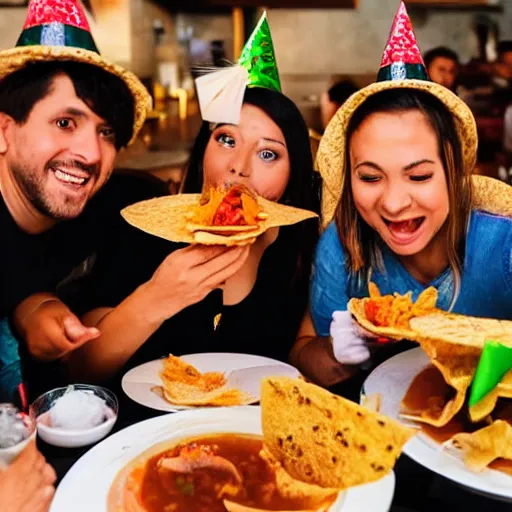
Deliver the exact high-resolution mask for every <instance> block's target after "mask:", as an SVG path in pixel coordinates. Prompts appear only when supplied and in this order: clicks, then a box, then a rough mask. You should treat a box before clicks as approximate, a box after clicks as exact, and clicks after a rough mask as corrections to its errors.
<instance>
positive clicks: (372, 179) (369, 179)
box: [359, 174, 380, 183]
mask: <svg viewBox="0 0 512 512" xmlns="http://www.w3.org/2000/svg"><path fill="white" fill-rule="evenodd" d="M359 179H360V180H361V181H364V182H365V183H377V182H378V181H380V176H377V175H376V174H359Z"/></svg>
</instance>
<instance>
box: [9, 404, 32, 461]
mask: <svg viewBox="0 0 512 512" xmlns="http://www.w3.org/2000/svg"><path fill="white" fill-rule="evenodd" d="M35 437H36V428H35V422H34V420H33V418H31V417H30V416H28V415H27V414H24V413H22V412H20V411H19V409H18V408H17V407H16V406H14V405H13V404H9V403H0V468H1V467H6V466H8V465H9V464H10V463H11V462H12V461H13V460H14V459H15V458H16V457H17V456H18V455H19V454H20V453H21V452H22V451H23V450H24V449H25V447H26V446H27V444H28V443H29V442H30V441H31V440H32V439H35Z"/></svg>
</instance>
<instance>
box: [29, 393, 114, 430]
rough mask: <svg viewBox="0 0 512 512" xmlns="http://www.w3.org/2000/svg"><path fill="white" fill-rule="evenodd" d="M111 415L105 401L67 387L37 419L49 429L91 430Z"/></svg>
mask: <svg viewBox="0 0 512 512" xmlns="http://www.w3.org/2000/svg"><path fill="white" fill-rule="evenodd" d="M110 415H111V410H110V408H109V407H108V406H107V404H106V403H105V401H104V400H103V399H102V398H100V397H99V396H97V395H95V394H94V393H93V392H92V391H84V390H79V389H74V387H73V386H69V387H68V388H67V390H66V392H65V393H64V394H63V395H62V396H61V397H59V398H58V399H57V400H56V401H55V403H54V404H53V406H52V407H51V409H50V410H49V412H48V413H45V414H43V415H42V416H40V418H38V421H43V422H44V423H46V424H47V425H48V426H50V427H55V428H63V429H67V430H80V429H87V428H93V427H96V426H98V425H100V424H101V423H103V422H104V421H106V420H107V419H108V418H109V416H110Z"/></svg>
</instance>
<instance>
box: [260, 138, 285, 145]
mask: <svg viewBox="0 0 512 512" xmlns="http://www.w3.org/2000/svg"><path fill="white" fill-rule="evenodd" d="M263 140H265V141H267V142H274V143H276V144H281V146H283V147H286V144H285V143H284V142H281V141H280V140H277V139H269V138H267V137H263Z"/></svg>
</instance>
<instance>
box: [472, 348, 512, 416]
mask: <svg viewBox="0 0 512 512" xmlns="http://www.w3.org/2000/svg"><path fill="white" fill-rule="evenodd" d="M510 370H512V347H507V346H505V345H503V344H501V343H499V342H497V341H492V340H486V342H485V346H484V350H483V351H482V355H481V356H480V361H479V362H478V366H477V369H476V372H475V377H474V378H473V383H472V384H471V395H470V397H469V406H470V407H473V406H474V405H475V404H477V403H478V402H480V400H482V399H483V398H485V397H486V396H487V395H488V394H489V393H490V392H491V391H492V390H493V389H494V388H495V387H496V386H497V385H498V384H499V383H500V382H501V380H502V379H503V377H504V376H505V375H506V374H507V372H509V371H510Z"/></svg>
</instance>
